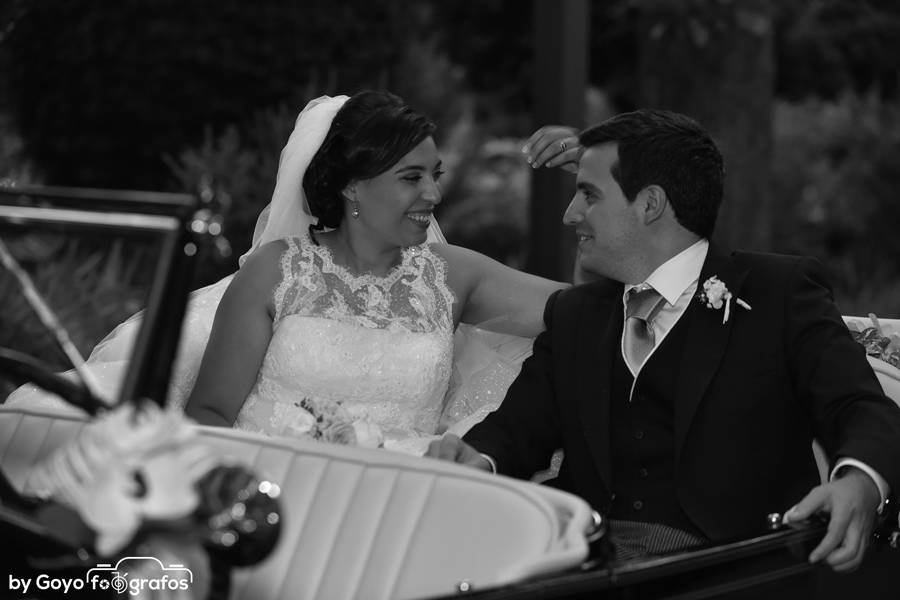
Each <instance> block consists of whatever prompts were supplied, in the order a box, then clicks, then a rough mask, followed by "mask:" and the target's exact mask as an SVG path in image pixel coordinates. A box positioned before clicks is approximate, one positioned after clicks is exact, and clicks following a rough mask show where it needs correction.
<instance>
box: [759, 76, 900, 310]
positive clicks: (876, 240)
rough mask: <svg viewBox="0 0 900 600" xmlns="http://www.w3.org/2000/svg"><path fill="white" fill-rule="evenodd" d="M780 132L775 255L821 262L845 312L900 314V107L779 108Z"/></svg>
mask: <svg viewBox="0 0 900 600" xmlns="http://www.w3.org/2000/svg"><path fill="white" fill-rule="evenodd" d="M775 135H776V141H775V155H774V161H773V171H774V172H773V175H774V178H773V181H774V184H775V196H776V199H777V206H779V207H780V209H781V210H780V211H779V218H778V219H777V220H776V223H777V231H776V235H777V236H778V240H777V243H776V246H777V247H776V249H777V250H779V251H784V252H791V253H796V254H810V255H813V256H816V257H819V258H820V259H822V260H823V262H825V264H826V266H827V267H828V268H829V270H830V271H831V273H832V276H833V278H834V280H835V285H836V294H837V299H838V303H839V305H840V306H841V308H842V310H843V311H844V312H845V313H848V314H861V315H865V314H867V313H869V312H874V313H876V314H878V315H882V316H885V317H893V316H896V315H898V314H900V264H898V262H897V257H898V256H900V235H898V233H897V227H898V224H900V203H898V202H897V198H896V196H897V189H900V172H898V171H897V168H896V165H897V164H900V102H897V101H893V102H891V101H886V100H882V99H880V98H879V97H878V96H876V95H874V94H870V95H867V96H857V95H855V94H849V93H848V94H845V95H844V96H842V97H841V98H839V99H838V100H835V101H821V100H809V101H805V102H801V103H796V104H791V103H787V102H781V103H779V104H778V105H777V108H776V112H775Z"/></svg>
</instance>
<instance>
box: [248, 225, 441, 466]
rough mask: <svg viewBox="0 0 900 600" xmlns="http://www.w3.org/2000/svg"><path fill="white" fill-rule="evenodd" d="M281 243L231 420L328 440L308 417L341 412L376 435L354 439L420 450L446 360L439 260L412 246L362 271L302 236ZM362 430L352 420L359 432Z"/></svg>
mask: <svg viewBox="0 0 900 600" xmlns="http://www.w3.org/2000/svg"><path fill="white" fill-rule="evenodd" d="M285 241H286V242H287V245H288V249H287V250H286V251H285V253H284V254H283V256H282V258H281V270H282V280H281V283H280V284H279V285H278V287H277V288H276V290H275V298H274V300H275V318H274V322H273V326H272V339H271V341H270V343H269V348H268V350H267V351H266V355H265V358H264V359H263V364H262V367H261V368H260V371H259V375H258V378H257V381H256V384H255V385H254V387H253V389H252V391H251V392H250V395H249V396H248V397H247V401H246V402H245V403H244V406H243V407H242V408H241V411H240V413H239V414H238V417H237V421H236V422H235V427H237V428H240V429H246V430H250V431H258V432H262V433H267V434H270V435H271V434H274V435H288V436H291V435H293V436H297V435H300V436H303V435H312V436H313V437H326V438H327V437H329V436H328V434H329V432H328V431H323V428H322V427H321V425H317V424H316V420H318V419H319V418H320V417H322V415H323V414H325V415H333V414H334V413H335V411H340V414H341V415H343V419H340V418H338V419H335V420H336V421H338V423H336V424H338V425H339V424H340V421H342V420H343V421H350V422H351V423H358V422H360V421H362V422H364V423H366V424H367V425H375V426H376V428H377V429H376V433H375V435H376V436H378V433H379V432H380V434H381V436H383V440H382V439H378V440H374V441H375V443H372V442H373V440H370V439H366V440H362V439H356V440H355V441H356V442H357V443H363V444H365V443H369V444H371V445H378V444H377V442H382V441H383V444H384V446H385V447H387V448H392V449H399V450H407V451H413V452H415V451H424V450H425V446H427V441H428V440H429V439H431V437H430V436H433V435H434V434H435V433H436V432H437V428H438V422H439V419H440V416H441V412H442V408H443V402H444V396H445V393H446V391H447V387H448V383H449V380H450V372H451V365H452V360H453V316H452V309H453V300H454V299H453V292H452V291H451V290H450V288H449V287H448V286H447V283H446V278H445V272H444V271H445V264H444V261H443V259H442V258H440V257H439V256H437V255H436V254H435V253H434V252H433V251H432V250H431V248H430V247H429V246H428V245H427V244H425V245H422V246H414V247H410V248H405V249H404V250H403V254H402V260H401V262H400V264H399V265H397V266H396V267H395V268H394V269H393V270H391V271H390V273H388V275H387V276H385V277H376V276H373V275H362V276H360V275H354V274H353V273H351V272H350V271H348V270H347V269H345V268H343V267H341V266H340V265H337V264H335V263H334V261H333V259H332V256H331V251H330V250H329V249H328V248H326V247H324V246H318V245H316V244H315V243H314V241H313V240H312V239H311V238H310V237H309V235H302V236H299V237H296V238H289V239H287V240H285ZM335 404H336V405H337V406H335ZM329 425H331V423H329ZM370 433H371V428H369V427H365V428H364V427H359V426H358V425H357V427H356V433H355V435H356V436H357V438H358V437H360V436H361V435H367V434H370ZM334 441H346V440H344V439H340V440H334ZM351 441H352V440H351Z"/></svg>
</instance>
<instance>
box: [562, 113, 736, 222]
mask: <svg viewBox="0 0 900 600" xmlns="http://www.w3.org/2000/svg"><path fill="white" fill-rule="evenodd" d="M579 141H580V143H581V145H582V146H584V147H585V148H589V147H591V146H597V145H600V144H606V143H614V144H616V145H617V147H618V154H619V160H618V161H617V163H616V164H615V165H613V167H612V176H613V178H614V179H615V180H616V182H618V184H619V187H621V188H622V192H623V193H624V194H625V197H626V198H627V199H628V200H629V201H634V199H635V197H636V196H637V193H638V192H640V191H641V190H642V189H644V188H645V187H647V186H648V185H653V184H655V185H658V186H660V187H661V188H663V189H664V190H665V191H666V196H667V197H668V199H669V202H670V203H671V205H672V209H673V210H674V211H675V217H676V218H677V219H678V222H679V223H681V225H682V226H683V227H685V228H686V229H688V230H690V231H692V232H694V233H696V234H697V235H701V236H703V237H707V238H708V237H709V236H710V235H712V232H713V229H714V228H715V225H716V216H717V215H718V212H719V206H720V205H721V203H722V194H723V187H724V181H725V166H724V161H723V159H722V154H721V153H720V152H719V149H718V148H717V147H716V143H715V142H714V141H713V139H712V136H710V135H709V133H708V132H707V131H706V130H705V129H703V127H701V126H700V124H699V123H697V122H696V121H695V120H693V119H691V118H690V117H687V116H685V115H682V114H679V113H676V112H670V111H666V110H654V109H641V110H636V111H633V112H627V113H622V114H619V115H616V116H614V117H612V118H611V119H607V120H606V121H603V122H602V123H600V124H598V125H594V126H593V127H590V128H588V129H586V130H584V131H582V132H581V134H580V135H579Z"/></svg>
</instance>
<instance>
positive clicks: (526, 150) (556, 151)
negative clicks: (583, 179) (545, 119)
mask: <svg viewBox="0 0 900 600" xmlns="http://www.w3.org/2000/svg"><path fill="white" fill-rule="evenodd" d="M583 152H584V148H582V147H581V145H580V144H579V143H578V130H577V129H575V128H574V127H566V126H563V125H546V126H544V127H541V128H540V129H538V130H537V131H535V132H534V133H533V134H532V135H531V137H530V138H528V141H527V142H525V145H524V146H523V147H522V153H523V154H524V155H525V160H526V161H527V162H528V164H530V165H531V168H532V169H538V168H540V167H542V166H543V167H562V169H563V170H565V171H568V172H569V173H575V172H576V171H578V161H579V160H580V159H581V154H582V153H583Z"/></svg>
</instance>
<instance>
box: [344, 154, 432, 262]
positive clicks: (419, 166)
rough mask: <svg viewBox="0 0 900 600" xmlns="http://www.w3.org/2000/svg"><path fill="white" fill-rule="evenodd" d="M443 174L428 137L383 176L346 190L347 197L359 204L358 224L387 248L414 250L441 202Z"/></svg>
mask: <svg viewBox="0 0 900 600" xmlns="http://www.w3.org/2000/svg"><path fill="white" fill-rule="evenodd" d="M442 174H443V171H442V170H441V159H440V157H439V156H438V151H437V146H435V143H434V139H432V138H431V137H427V138H425V139H424V140H422V141H421V142H420V143H419V145H417V146H416V147H415V148H413V149H412V150H411V151H410V152H409V153H408V154H407V155H406V156H404V157H403V158H401V159H400V161H399V162H397V164H395V165H394V166H392V167H391V168H390V169H388V170H387V171H385V172H384V173H382V174H380V175H376V176H375V177H373V178H371V179H364V180H361V181H357V182H355V183H353V184H351V185H350V186H348V187H349V194H348V195H349V197H350V199H351V200H353V199H355V200H356V201H357V202H358V203H359V222H360V223H361V224H362V225H365V228H366V229H367V230H369V231H371V232H374V233H375V234H377V235H378V236H379V238H380V239H381V240H383V241H384V242H385V243H387V244H389V245H393V246H398V247H405V246H414V245H417V244H422V243H424V242H425V239H426V236H427V229H428V224H429V222H430V219H431V213H432V211H433V210H434V207H435V206H437V205H438V204H440V202H441V187H440V183H439V180H440V177H441V175H442ZM345 218H346V219H353V217H352V216H350V215H347V216H346V217H345Z"/></svg>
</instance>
